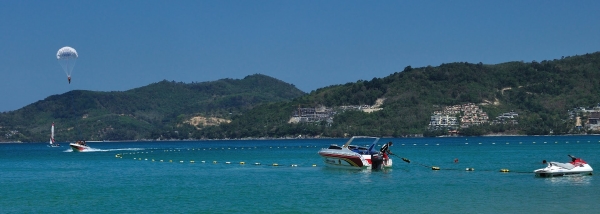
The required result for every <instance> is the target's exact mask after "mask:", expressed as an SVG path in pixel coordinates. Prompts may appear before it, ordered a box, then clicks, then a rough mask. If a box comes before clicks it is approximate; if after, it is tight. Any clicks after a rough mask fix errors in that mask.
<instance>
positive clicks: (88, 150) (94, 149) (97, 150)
mask: <svg viewBox="0 0 600 214" xmlns="http://www.w3.org/2000/svg"><path fill="white" fill-rule="evenodd" d="M139 150H146V149H145V148H121V149H96V148H91V147H90V148H89V149H86V150H83V151H79V152H112V151H139ZM64 152H73V150H72V149H67V150H65V151H64Z"/></svg>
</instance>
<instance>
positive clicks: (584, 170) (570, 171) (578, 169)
mask: <svg viewBox="0 0 600 214" xmlns="http://www.w3.org/2000/svg"><path fill="white" fill-rule="evenodd" d="M569 157H571V162H569V163H559V162H546V160H544V163H547V164H548V166H546V168H542V169H537V170H534V171H533V172H534V173H535V176H537V177H557V176H574V175H592V173H593V171H594V169H592V167H591V166H590V165H589V164H588V163H587V162H585V161H584V160H582V159H581V158H576V157H573V156H571V155H569Z"/></svg>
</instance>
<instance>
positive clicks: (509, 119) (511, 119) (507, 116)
mask: <svg viewBox="0 0 600 214" xmlns="http://www.w3.org/2000/svg"><path fill="white" fill-rule="evenodd" d="M517 117H519V114H517V113H516V112H514V111H511V112H506V113H502V114H501V115H500V116H498V117H496V119H495V120H493V121H492V124H507V123H508V124H515V125H516V124H519V122H518V121H517V119H516V118H517Z"/></svg>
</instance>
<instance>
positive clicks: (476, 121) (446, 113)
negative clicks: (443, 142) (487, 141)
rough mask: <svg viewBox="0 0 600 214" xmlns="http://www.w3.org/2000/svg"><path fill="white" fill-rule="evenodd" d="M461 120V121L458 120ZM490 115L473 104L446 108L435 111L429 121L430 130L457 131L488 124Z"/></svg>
mask: <svg viewBox="0 0 600 214" xmlns="http://www.w3.org/2000/svg"><path fill="white" fill-rule="evenodd" d="M457 117H458V118H460V120H459V119H458V118H457ZM488 119H489V118H488V115H487V113H485V112H483V110H481V109H479V106H477V105H475V104H473V103H467V104H463V105H453V106H446V107H444V109H443V110H442V111H434V112H433V115H432V116H431V118H430V120H429V129H433V130H441V129H450V130H453V129H457V128H458V127H459V126H460V127H461V128H467V127H469V126H472V125H480V124H484V123H488Z"/></svg>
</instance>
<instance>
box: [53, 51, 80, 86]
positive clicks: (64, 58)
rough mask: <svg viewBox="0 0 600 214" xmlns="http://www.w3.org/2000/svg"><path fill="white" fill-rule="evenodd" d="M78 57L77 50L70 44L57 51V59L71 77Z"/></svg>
mask: <svg viewBox="0 0 600 214" xmlns="http://www.w3.org/2000/svg"><path fill="white" fill-rule="evenodd" d="M78 57H79V55H78V54H77V51H76V50H75V49H74V48H72V47H69V46H65V47H62V48H61V49H59V50H58V52H56V59H57V60H58V63H59V64H60V66H61V67H62V68H63V70H64V71H65V74H66V75H67V77H71V73H72V72H73V67H75V62H77V58H78ZM69 82H70V81H69Z"/></svg>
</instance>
